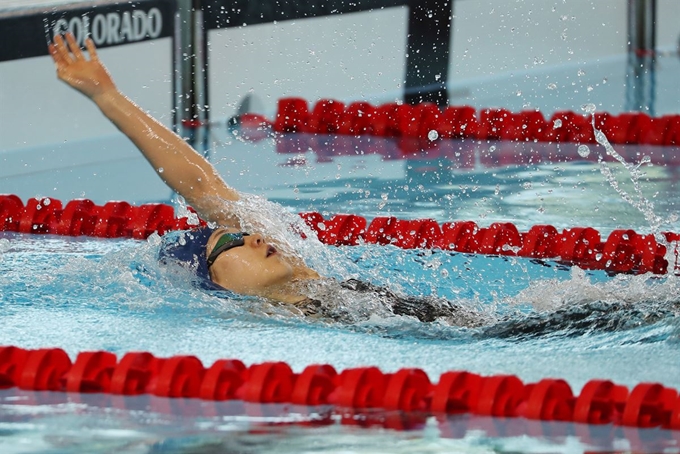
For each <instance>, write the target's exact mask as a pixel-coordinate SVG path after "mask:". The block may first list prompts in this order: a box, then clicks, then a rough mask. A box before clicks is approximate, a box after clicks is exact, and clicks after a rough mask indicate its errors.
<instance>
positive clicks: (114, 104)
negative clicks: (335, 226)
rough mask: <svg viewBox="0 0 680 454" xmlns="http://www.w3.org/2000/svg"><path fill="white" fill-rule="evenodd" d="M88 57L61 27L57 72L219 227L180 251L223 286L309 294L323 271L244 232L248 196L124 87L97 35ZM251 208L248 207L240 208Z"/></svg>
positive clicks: (280, 296) (280, 297)
mask: <svg viewBox="0 0 680 454" xmlns="http://www.w3.org/2000/svg"><path fill="white" fill-rule="evenodd" d="M85 46H86V48H87V50H88V52H89V59H87V58H86V57H85V55H84V53H83V51H82V50H81V49H80V47H79V46H78V44H77V43H76V41H75V38H74V36H73V35H72V34H70V33H67V34H66V35H65V40H64V38H62V37H61V36H59V35H57V36H56V37H55V38H54V42H53V43H50V45H49V51H50V54H51V55H52V58H53V60H54V63H55V65H56V68H57V76H58V77H59V79H61V80H62V81H64V82H66V83H67V84H68V85H70V86H71V87H73V88H75V89H76V90H78V91H79V92H81V93H82V94H84V95H85V96H87V97H88V98H90V99H91V100H92V101H94V103H95V104H96V105H97V107H99V109H100V110H101V112H102V113H103V114H104V115H105V116H106V117H107V118H108V119H109V120H110V121H111V122H112V123H113V124H114V125H115V126H116V127H117V128H118V129H119V130H120V131H121V132H123V134H125V135H126V136H127V137H128V138H129V139H130V140H131V141H132V142H133V143H134V144H135V145H136V146H137V148H139V150H140V151H141V152H142V154H143V155H144V157H145V158H146V159H147V160H148V161H149V163H150V164H151V165H152V166H153V168H154V169H155V170H156V173H157V174H158V175H159V176H160V178H161V179H162V180H163V181H164V182H165V183H166V184H167V185H168V186H169V187H170V188H171V189H173V190H174V191H175V192H177V193H178V194H180V195H181V196H182V197H184V199H185V200H186V201H187V203H188V204H190V205H191V206H192V207H193V208H194V209H195V210H196V211H197V212H198V214H199V216H200V217H201V218H202V219H204V220H205V221H207V222H208V223H210V224H215V225H218V226H219V227H217V228H210V227H205V228H203V229H201V230H196V231H194V232H191V233H190V234H189V235H187V237H186V239H185V240H183V243H185V244H182V246H183V248H181V249H182V250H177V249H180V248H179V245H175V246H176V247H175V251H174V252H173V253H174V255H175V256H176V257H186V258H187V259H188V258H191V259H193V261H194V263H192V265H193V266H194V268H195V271H196V272H197V273H201V274H204V275H206V277H209V279H210V280H211V281H212V282H213V283H215V284H217V285H218V286H220V287H222V288H224V289H227V290H231V291H233V292H236V293H240V294H245V295H256V296H261V297H265V298H270V299H273V300H277V301H281V302H284V303H293V304H294V303H298V302H300V301H303V300H305V298H306V297H305V296H304V295H303V294H301V293H300V289H299V287H298V284H299V283H302V282H304V281H306V280H310V279H318V278H319V274H318V273H317V272H316V271H314V270H312V269H311V268H309V267H307V266H306V265H305V264H304V263H303V262H302V261H301V260H299V259H298V258H296V257H287V256H284V254H283V253H281V252H279V251H278V250H277V249H276V248H275V247H273V246H272V245H271V244H270V241H269V240H268V239H267V238H266V237H265V236H264V235H262V234H260V233H251V234H246V233H243V232H239V231H238V230H239V225H240V224H239V219H238V217H237V216H236V214H235V213H234V212H231V211H229V210H228V203H226V202H229V201H231V202H235V201H238V200H239V199H240V196H239V193H238V192H237V191H236V190H234V189H233V188H231V187H229V186H228V185H227V184H226V183H225V182H224V180H223V179H222V178H221V176H220V175H219V174H218V173H217V171H216V170H215V168H214V167H213V166H212V165H211V164H210V163H209V162H208V161H207V160H206V159H204V158H203V157H202V156H201V155H199V154H198V153H197V152H196V151H195V150H194V149H193V148H191V146H189V145H188V144H187V143H186V142H185V141H184V140H182V138H181V137H179V136H178V135H177V134H175V133H174V132H172V131H171V130H169V129H168V128H167V127H165V126H164V125H162V124H161V123H160V122H158V121H157V120H155V119H154V118H153V117H151V116H150V115H149V114H147V113H146V112H144V110H142V109H141V108H140V107H139V106H137V105H136V104H135V103H134V102H132V101H131V100H130V99H128V98H127V97H126V96H125V95H123V94H122V93H121V92H120V91H119V90H118V89H117V88H116V85H115V84H114V82H113V80H112V78H111V76H110V75H109V73H108V71H107V70H106V68H105V67H104V65H103V64H102V63H101V62H100V60H99V58H98V56H97V51H96V49H95V46H94V42H93V41H92V39H89V38H88V39H87V40H86V41H85ZM239 215H240V216H243V214H242V213H239Z"/></svg>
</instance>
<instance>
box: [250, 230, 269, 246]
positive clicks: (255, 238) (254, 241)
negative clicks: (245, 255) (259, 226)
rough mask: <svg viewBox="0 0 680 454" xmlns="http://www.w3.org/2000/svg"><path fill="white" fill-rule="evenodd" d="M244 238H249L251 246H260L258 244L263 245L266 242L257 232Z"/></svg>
mask: <svg viewBox="0 0 680 454" xmlns="http://www.w3.org/2000/svg"><path fill="white" fill-rule="evenodd" d="M246 238H248V239H249V240H250V241H249V242H250V245H251V246H253V247H260V246H263V245H264V244H266V241H265V240H264V237H263V236H262V235H261V234H259V233H253V234H251V235H249V236H248V237H246Z"/></svg>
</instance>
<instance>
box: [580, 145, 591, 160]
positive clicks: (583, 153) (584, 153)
mask: <svg viewBox="0 0 680 454" xmlns="http://www.w3.org/2000/svg"><path fill="white" fill-rule="evenodd" d="M578 155H579V156H581V157H582V158H587V157H588V156H589V155H590V148H588V145H579V146H578Z"/></svg>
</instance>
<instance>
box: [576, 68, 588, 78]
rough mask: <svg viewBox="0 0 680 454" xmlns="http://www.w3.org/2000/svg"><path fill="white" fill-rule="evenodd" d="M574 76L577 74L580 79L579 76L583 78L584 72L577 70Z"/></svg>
mask: <svg viewBox="0 0 680 454" xmlns="http://www.w3.org/2000/svg"><path fill="white" fill-rule="evenodd" d="M576 74H578V76H579V77H581V76H585V75H586V72H585V71H584V70H582V69H579V70H578V72H577V73H576Z"/></svg>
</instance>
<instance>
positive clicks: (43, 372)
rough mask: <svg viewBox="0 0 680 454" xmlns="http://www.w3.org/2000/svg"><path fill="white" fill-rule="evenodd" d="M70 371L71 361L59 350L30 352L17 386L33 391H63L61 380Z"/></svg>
mask: <svg viewBox="0 0 680 454" xmlns="http://www.w3.org/2000/svg"><path fill="white" fill-rule="evenodd" d="M70 369H71V359H70V358H69V357H68V355H67V354H66V352H65V351H64V350H62V349H60V348H41V349H38V350H30V351H29V352H28V355H27V357H26V361H25V363H24V367H23V368H22V370H21V375H20V376H19V383H18V386H19V388H21V389H27V390H33V391H63V389H64V380H63V379H64V376H65V375H66V373H67V372H68V371H69V370H70Z"/></svg>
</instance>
